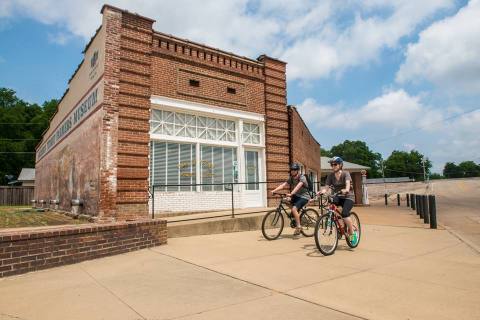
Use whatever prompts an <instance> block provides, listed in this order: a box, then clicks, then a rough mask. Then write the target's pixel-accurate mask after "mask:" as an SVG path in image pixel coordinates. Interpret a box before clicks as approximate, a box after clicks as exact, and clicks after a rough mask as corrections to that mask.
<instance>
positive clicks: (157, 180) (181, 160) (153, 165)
mask: <svg viewBox="0 0 480 320" xmlns="http://www.w3.org/2000/svg"><path fill="white" fill-rule="evenodd" d="M195 152H196V151H195V145H194V144H185V143H167V142H162V141H152V142H151V150H150V179H151V180H150V183H151V184H154V185H166V184H186V185H192V184H195V183H196V169H195V167H196V165H195V159H196V154H195ZM155 190H158V191H193V190H195V186H182V187H180V186H168V187H160V186H159V187H155Z"/></svg>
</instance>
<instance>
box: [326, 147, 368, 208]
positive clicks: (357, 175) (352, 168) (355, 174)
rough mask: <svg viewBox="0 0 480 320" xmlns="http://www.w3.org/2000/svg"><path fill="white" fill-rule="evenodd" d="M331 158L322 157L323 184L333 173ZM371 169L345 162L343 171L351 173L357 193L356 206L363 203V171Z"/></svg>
mask: <svg viewBox="0 0 480 320" xmlns="http://www.w3.org/2000/svg"><path fill="white" fill-rule="evenodd" d="M328 160H330V158H329V157H320V162H321V168H322V175H321V176H322V182H325V179H326V177H327V175H328V174H330V173H332V172H333V171H332V168H331V167H330V163H328ZM368 169H370V167H366V166H362V165H360V164H356V163H352V162H348V161H343V170H346V171H348V172H350V175H351V176H352V180H353V190H354V192H355V204H361V203H362V197H361V195H362V171H364V170H368Z"/></svg>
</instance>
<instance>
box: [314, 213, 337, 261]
mask: <svg viewBox="0 0 480 320" xmlns="http://www.w3.org/2000/svg"><path fill="white" fill-rule="evenodd" d="M315 244H316V245H317V248H318V250H320V252H321V253H322V254H323V255H325V256H329V255H331V254H333V253H334V252H335V249H337V245H338V232H337V225H336V224H335V222H334V221H332V219H331V218H330V215H329V214H324V215H323V216H321V217H320V219H318V221H317V225H316V226H315Z"/></svg>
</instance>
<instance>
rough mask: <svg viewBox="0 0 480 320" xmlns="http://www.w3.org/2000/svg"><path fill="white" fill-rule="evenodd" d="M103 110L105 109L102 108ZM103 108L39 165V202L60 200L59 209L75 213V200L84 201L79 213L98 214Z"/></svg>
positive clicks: (37, 182)
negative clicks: (72, 202)
mask: <svg viewBox="0 0 480 320" xmlns="http://www.w3.org/2000/svg"><path fill="white" fill-rule="evenodd" d="M100 108H101V107H100ZM101 117H102V115H101V109H99V110H97V111H96V112H95V111H93V112H92V114H91V115H89V118H88V119H86V120H85V121H84V122H83V123H82V124H80V125H79V126H78V127H77V128H75V129H74V130H73V131H72V132H70V133H69V134H68V135H67V136H66V137H65V139H64V140H63V141H62V142H60V143H59V144H58V145H56V146H55V147H54V148H53V149H52V150H51V151H50V152H49V153H48V154H47V155H46V156H45V157H44V158H42V159H41V160H39V161H38V162H37V163H36V165H35V169H36V170H35V200H37V204H38V201H39V200H44V201H46V203H49V200H59V201H60V203H59V204H58V207H59V208H60V209H61V210H63V211H70V210H71V200H72V199H82V200H83V201H84V205H83V206H82V207H81V208H80V211H79V212H78V213H84V214H89V215H92V216H95V215H97V213H98V198H99V188H100V185H99V181H98V176H99V170H100V165H99V162H100V132H101V127H102V119H101Z"/></svg>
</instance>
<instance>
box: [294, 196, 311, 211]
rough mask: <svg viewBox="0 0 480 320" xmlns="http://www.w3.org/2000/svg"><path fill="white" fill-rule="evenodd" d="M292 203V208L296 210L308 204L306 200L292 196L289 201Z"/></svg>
mask: <svg viewBox="0 0 480 320" xmlns="http://www.w3.org/2000/svg"><path fill="white" fill-rule="evenodd" d="M290 202H291V203H292V206H293V207H295V208H297V209H298V210H300V209H302V208H303V207H305V205H306V204H307V203H308V200H307V199H305V198H302V197H299V196H297V195H296V194H294V195H293V196H292V200H291V201H290Z"/></svg>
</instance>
